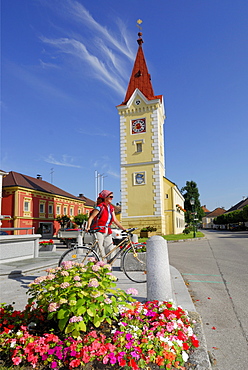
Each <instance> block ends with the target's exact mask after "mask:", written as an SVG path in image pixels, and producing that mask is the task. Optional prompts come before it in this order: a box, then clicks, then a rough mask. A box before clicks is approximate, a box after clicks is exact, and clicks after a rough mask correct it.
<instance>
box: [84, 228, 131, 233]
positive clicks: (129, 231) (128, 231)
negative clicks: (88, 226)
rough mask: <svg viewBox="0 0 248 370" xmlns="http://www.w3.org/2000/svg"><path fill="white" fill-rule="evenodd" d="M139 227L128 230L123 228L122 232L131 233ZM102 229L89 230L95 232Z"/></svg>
mask: <svg viewBox="0 0 248 370" xmlns="http://www.w3.org/2000/svg"><path fill="white" fill-rule="evenodd" d="M137 229H138V228H137V227H132V228H131V229H127V230H122V232H121V233H127V234H131V233H132V232H133V231H134V230H137ZM100 230H101V229H93V230H89V231H88V232H89V233H90V234H94V233H96V232H98V231H100Z"/></svg>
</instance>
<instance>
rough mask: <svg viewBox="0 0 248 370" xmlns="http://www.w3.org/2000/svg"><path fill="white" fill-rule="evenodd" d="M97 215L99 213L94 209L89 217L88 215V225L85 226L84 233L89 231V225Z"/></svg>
mask: <svg viewBox="0 0 248 370" xmlns="http://www.w3.org/2000/svg"><path fill="white" fill-rule="evenodd" d="M98 213H99V211H98V209H94V211H93V212H92V213H91V215H90V217H89V219H88V224H87V228H86V231H89V229H90V225H91V223H92V221H93V218H95V217H96V215H98Z"/></svg>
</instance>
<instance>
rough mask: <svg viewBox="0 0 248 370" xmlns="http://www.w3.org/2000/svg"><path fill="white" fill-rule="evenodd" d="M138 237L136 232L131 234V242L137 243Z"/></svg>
mask: <svg viewBox="0 0 248 370" xmlns="http://www.w3.org/2000/svg"><path fill="white" fill-rule="evenodd" d="M138 241H139V239H138V235H137V234H133V236H132V242H133V243H138Z"/></svg>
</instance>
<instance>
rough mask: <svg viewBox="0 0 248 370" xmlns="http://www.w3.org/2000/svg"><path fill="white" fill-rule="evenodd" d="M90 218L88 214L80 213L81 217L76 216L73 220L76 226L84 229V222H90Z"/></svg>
mask: <svg viewBox="0 0 248 370" xmlns="http://www.w3.org/2000/svg"><path fill="white" fill-rule="evenodd" d="M88 218H89V216H88V215H87V214H82V213H80V214H79V215H77V216H75V217H74V219H73V222H75V224H77V225H79V227H82V225H83V223H84V221H88Z"/></svg>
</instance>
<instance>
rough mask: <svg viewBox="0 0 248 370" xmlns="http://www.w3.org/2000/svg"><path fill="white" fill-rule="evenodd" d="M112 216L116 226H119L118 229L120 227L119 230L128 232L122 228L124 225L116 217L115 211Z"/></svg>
mask: <svg viewBox="0 0 248 370" xmlns="http://www.w3.org/2000/svg"><path fill="white" fill-rule="evenodd" d="M112 215H113V222H114V223H115V224H116V226H118V227H119V229H121V230H126V229H125V228H124V227H123V226H122V224H121V223H120V222H119V221H118V220H117V218H116V215H115V211H113V212H112Z"/></svg>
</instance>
